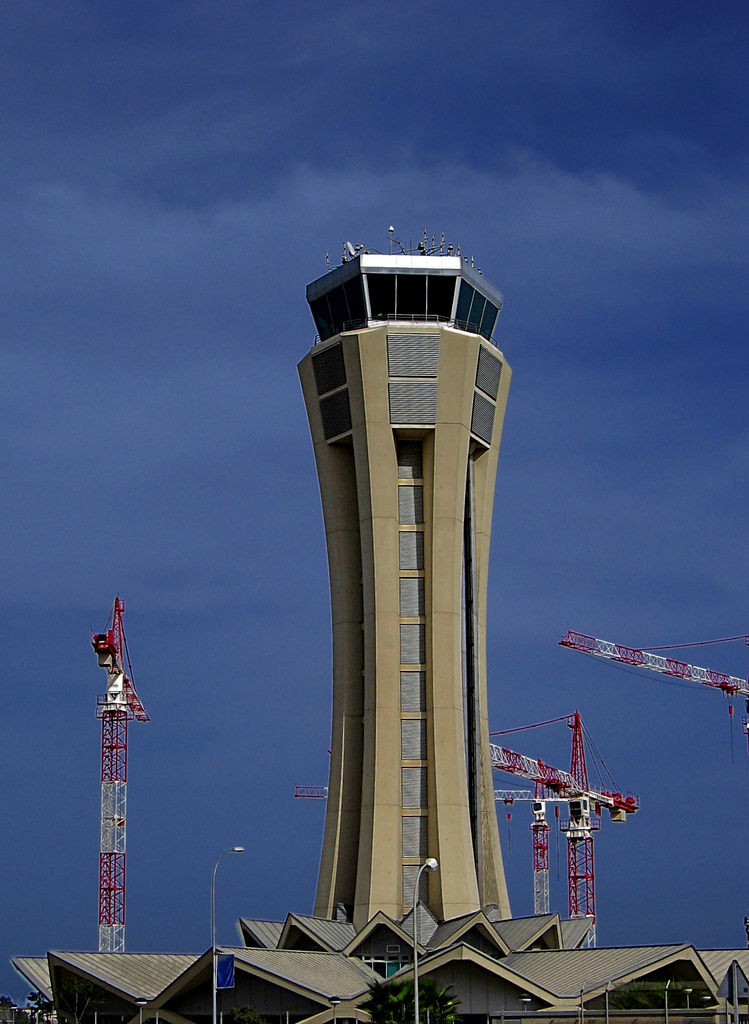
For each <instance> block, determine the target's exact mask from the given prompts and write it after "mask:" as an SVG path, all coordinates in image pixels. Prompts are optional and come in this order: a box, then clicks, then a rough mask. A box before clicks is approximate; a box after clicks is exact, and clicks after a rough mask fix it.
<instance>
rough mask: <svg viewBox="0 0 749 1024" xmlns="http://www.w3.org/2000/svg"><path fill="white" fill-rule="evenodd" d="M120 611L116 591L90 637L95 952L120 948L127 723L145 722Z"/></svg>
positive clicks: (122, 949)
mask: <svg viewBox="0 0 749 1024" xmlns="http://www.w3.org/2000/svg"><path fill="white" fill-rule="evenodd" d="M124 611H125V603H124V601H121V600H120V598H119V596H118V597H116V598H115V599H114V606H113V607H112V614H111V615H110V618H109V621H108V623H107V629H106V631H105V632H104V633H94V634H92V636H91V646H92V647H93V648H94V650H95V651H96V655H97V657H98V659H99V667H100V668H103V669H106V673H107V692H106V693H101V694H99V695H98V696H97V698H96V703H97V708H96V717H97V718H100V719H101V841H100V846H99V952H100V953H124V952H125V849H126V821H127V726H128V722H129V721H130V720H131V719H132V718H136V719H137V720H138V721H139V722H147V721H148V715H147V714H146V709H145V708H144V707H143V705H142V704H141V702H140V698H139V697H138V694H137V693H136V692H135V687H134V686H133V682H132V674H133V670H132V666H131V665H130V656H129V654H128V651H127V641H126V639H125V631H124V628H123V625H122V616H123V613H124ZM126 664H127V672H126V671H125V665H126Z"/></svg>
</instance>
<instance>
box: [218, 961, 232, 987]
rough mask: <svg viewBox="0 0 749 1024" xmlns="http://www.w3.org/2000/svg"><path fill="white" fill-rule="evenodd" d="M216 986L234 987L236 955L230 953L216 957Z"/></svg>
mask: <svg viewBox="0 0 749 1024" xmlns="http://www.w3.org/2000/svg"><path fill="white" fill-rule="evenodd" d="M216 988H217V989H219V988H234V957H233V956H232V955H231V954H230V953H224V954H222V955H220V956H218V957H216Z"/></svg>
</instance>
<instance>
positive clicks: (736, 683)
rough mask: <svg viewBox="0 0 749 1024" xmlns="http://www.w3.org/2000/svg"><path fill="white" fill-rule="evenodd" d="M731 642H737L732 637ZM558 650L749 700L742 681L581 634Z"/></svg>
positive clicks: (567, 637)
mask: <svg viewBox="0 0 749 1024" xmlns="http://www.w3.org/2000/svg"><path fill="white" fill-rule="evenodd" d="M732 639H737V638H736V637H733V638H732ZM711 642H714V641H711ZM559 646H560V647H571V648H572V649H573V650H575V651H582V652H583V653H584V654H595V655H596V656H597V657H599V658H607V659H608V660H609V661H620V662H622V663H623V664H625V665H636V666H637V667H638V668H647V669H650V671H651V672H661V673H662V674H663V675H667V676H676V678H677V679H686V680H688V681H689V682H692V683H702V684H703V685H704V686H714V687H716V689H718V690H722V691H723V693H724V694H726V696H728V697H733V696H734V695H735V694H737V693H738V694H740V695H741V696H742V697H744V698H746V699H749V684H748V683H747V681H746V680H745V679H739V677H738V676H728V675H726V674H725V673H724V672H715V671H714V670H713V669H711V668H699V667H698V666H697V665H688V664H687V663H686V662H685V661H676V660H675V659H674V658H664V657H663V656H662V655H660V654H652V653H651V652H650V651H643V650H640V649H639V648H637V647H624V646H623V645H622V644H615V643H612V642H611V641H610V640H598V639H597V638H596V637H594V636H585V634H584V633H574V632H573V631H572V630H570V632H569V633H566V634H565V635H564V636H563V637H562V639H561V640H560V641H559Z"/></svg>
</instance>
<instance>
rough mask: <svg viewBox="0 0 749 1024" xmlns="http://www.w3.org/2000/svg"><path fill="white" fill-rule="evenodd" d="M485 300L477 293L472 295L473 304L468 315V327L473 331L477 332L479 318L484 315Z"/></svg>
mask: <svg viewBox="0 0 749 1024" xmlns="http://www.w3.org/2000/svg"><path fill="white" fill-rule="evenodd" d="M485 302H486V299H485V298H484V296H483V295H480V294H479V293H478V292H474V293H473V302H472V303H471V312H470V313H469V314H468V325H469V326H470V327H473V328H474V330H476V331H478V329H479V324H480V323H481V317H482V316H483V314H484V304H485Z"/></svg>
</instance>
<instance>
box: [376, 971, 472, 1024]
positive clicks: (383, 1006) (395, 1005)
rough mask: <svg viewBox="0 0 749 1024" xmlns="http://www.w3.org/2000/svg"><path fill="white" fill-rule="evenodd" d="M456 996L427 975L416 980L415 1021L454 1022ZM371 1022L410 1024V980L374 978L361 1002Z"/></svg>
mask: <svg viewBox="0 0 749 1024" xmlns="http://www.w3.org/2000/svg"><path fill="white" fill-rule="evenodd" d="M458 1005H459V1001H458V997H457V996H456V995H455V993H454V992H453V991H452V990H451V988H440V986H439V985H438V984H437V983H436V982H435V981H434V980H433V979H432V978H429V977H426V978H420V979H419V1024H426V1022H427V1016H428V1017H429V1024H456V1022H457V1021H459V1020H460V1015H459V1014H458ZM362 1010H366V1011H367V1012H368V1013H369V1015H370V1017H371V1018H372V1024H412V1021H413V1019H414V985H413V981H389V982H388V981H376V982H375V983H374V985H372V986H371V988H370V990H369V999H368V1000H367V1001H366V1002H365V1003H362Z"/></svg>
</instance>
